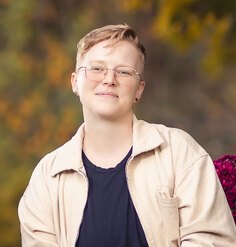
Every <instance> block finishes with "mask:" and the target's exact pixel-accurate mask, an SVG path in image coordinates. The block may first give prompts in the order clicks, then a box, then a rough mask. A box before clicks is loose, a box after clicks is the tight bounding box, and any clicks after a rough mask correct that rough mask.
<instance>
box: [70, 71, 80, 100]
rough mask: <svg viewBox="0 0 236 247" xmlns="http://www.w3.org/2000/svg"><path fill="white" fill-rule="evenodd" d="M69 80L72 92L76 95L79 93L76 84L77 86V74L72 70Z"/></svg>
mask: <svg viewBox="0 0 236 247" xmlns="http://www.w3.org/2000/svg"><path fill="white" fill-rule="evenodd" d="M70 81H71V87H72V91H73V93H74V94H75V95H76V96H78V95H79V91H78V86H77V74H76V73H75V72H73V73H72V74H71V78H70Z"/></svg>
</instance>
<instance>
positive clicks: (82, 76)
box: [71, 40, 145, 119]
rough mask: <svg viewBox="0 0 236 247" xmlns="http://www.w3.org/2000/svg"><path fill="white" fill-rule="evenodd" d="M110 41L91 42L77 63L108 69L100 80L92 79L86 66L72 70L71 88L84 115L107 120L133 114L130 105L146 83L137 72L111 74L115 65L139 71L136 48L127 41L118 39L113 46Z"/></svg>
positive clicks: (139, 94) (138, 58) (139, 95)
mask: <svg viewBox="0 0 236 247" xmlns="http://www.w3.org/2000/svg"><path fill="white" fill-rule="evenodd" d="M110 42H111V41H107V40H106V41H102V42H100V43H97V44H96V45H94V46H93V47H92V48H91V49H90V50H89V51H88V52H87V53H86V54H85V55H84V57H83V59H82V61H81V64H80V66H81V67H83V66H85V67H86V66H90V67H91V66H95V68H100V66H102V67H104V68H108V70H107V73H105V76H104V77H103V78H102V80H101V79H100V80H99V81H95V80H93V79H92V78H91V77H89V76H88V72H87V76H86V72H85V69H80V70H78V71H77V72H76V73H72V77H71V82H72V89H73V91H74V92H76V94H77V95H78V96H79V98H80V101H81V103H82V107H83V113H84V115H85V116H88V115H90V114H92V115H96V116H98V117H102V118H109V119H117V118H122V117H126V116H132V115H133V104H134V103H135V102H136V99H139V98H140V97H141V94H142V92H143V89H144V85H145V82H144V81H143V80H141V79H140V76H139V75H137V74H133V75H132V76H131V77H130V76H129V78H127V77H125V76H123V75H121V76H119V75H118V76H116V75H115V73H114V69H115V68H117V67H123V68H129V69H130V68H132V69H135V70H136V71H137V72H139V73H140V72H141V71H140V66H139V65H140V55H139V52H138V50H137V48H136V47H135V46H134V45H133V44H131V43H130V42H128V41H119V42H118V43H116V44H114V45H112V46H111V45H109V44H110ZM132 69H131V71H132ZM135 70H133V71H135ZM116 71H117V70H116ZM136 71H135V72H136ZM123 72H124V71H123V70H121V73H123ZM118 74H119V73H118ZM88 77H89V78H88Z"/></svg>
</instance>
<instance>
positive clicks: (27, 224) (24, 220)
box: [18, 164, 59, 247]
mask: <svg viewBox="0 0 236 247" xmlns="http://www.w3.org/2000/svg"><path fill="white" fill-rule="evenodd" d="M42 170H43V168H42V164H39V165H38V166H37V167H36V169H35V170H34V172H33V174H32V177H31V179H30V182H29V185H28V187H27V189H26V191H25V193H24V195H23V196H22V198H21V200H20V203H19V208H18V214H19V219H20V227H21V237H22V246H23V247H36V246H38V247H39V246H40V247H58V246H59V245H58V244H57V240H56V236H55V232H54V222H53V216H52V215H53V214H52V207H51V203H50V196H49V191H48V187H47V184H46V182H45V178H44V176H43V171H42Z"/></svg>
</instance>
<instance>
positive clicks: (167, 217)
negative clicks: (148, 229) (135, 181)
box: [157, 187, 180, 247]
mask: <svg viewBox="0 0 236 247" xmlns="http://www.w3.org/2000/svg"><path fill="white" fill-rule="evenodd" d="M157 198H158V203H159V206H160V213H161V220H162V222H163V227H164V231H165V235H166V239H167V243H168V245H167V246H168V247H179V246H180V237H179V212H178V200H177V197H176V196H175V195H172V193H171V190H170V188H168V187H164V188H162V189H161V190H159V191H158V192H157Z"/></svg>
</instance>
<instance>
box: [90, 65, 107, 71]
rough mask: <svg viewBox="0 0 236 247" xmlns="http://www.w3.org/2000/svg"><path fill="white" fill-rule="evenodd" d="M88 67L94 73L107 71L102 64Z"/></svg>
mask: <svg viewBox="0 0 236 247" xmlns="http://www.w3.org/2000/svg"><path fill="white" fill-rule="evenodd" d="M88 69H89V70H90V71H91V72H93V73H103V72H104V71H105V67H104V66H101V65H91V66H89V67H88Z"/></svg>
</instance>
